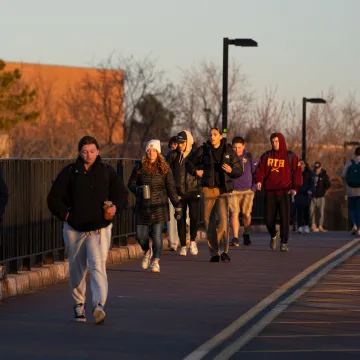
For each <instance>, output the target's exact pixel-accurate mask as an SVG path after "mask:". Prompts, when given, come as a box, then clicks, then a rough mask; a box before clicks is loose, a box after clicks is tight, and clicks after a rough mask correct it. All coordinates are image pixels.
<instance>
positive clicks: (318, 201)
mask: <svg viewBox="0 0 360 360" xmlns="http://www.w3.org/2000/svg"><path fill="white" fill-rule="evenodd" d="M317 210H319V212H320V219H319V226H324V213H325V197H321V198H313V199H311V204H310V219H311V225H314V224H315V225H316V211H317Z"/></svg>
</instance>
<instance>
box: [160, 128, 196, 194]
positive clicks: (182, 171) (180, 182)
mask: <svg viewBox="0 0 360 360" xmlns="http://www.w3.org/2000/svg"><path fill="white" fill-rule="evenodd" d="M184 132H186V134H187V141H186V149H185V151H184V152H183V153H182V152H180V150H179V148H177V149H175V150H172V151H170V152H168V154H167V156H166V160H167V162H168V163H169V166H170V169H171V170H172V172H173V175H174V179H175V186H176V191H177V193H178V195H179V196H197V195H199V194H200V180H199V178H198V177H197V176H196V175H195V176H193V175H191V173H192V171H191V170H190V171H189V168H191V169H193V168H192V167H191V165H190V164H189V163H188V160H187V157H188V156H189V155H190V154H191V153H192V152H194V151H195V149H196V147H195V145H194V140H193V137H192V135H191V134H190V132H189V131H186V130H184ZM189 172H190V173H189Z"/></svg>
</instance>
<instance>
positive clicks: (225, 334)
mask: <svg viewBox="0 0 360 360" xmlns="http://www.w3.org/2000/svg"><path fill="white" fill-rule="evenodd" d="M359 242H360V239H355V240H353V241H350V242H349V243H347V244H345V245H344V246H342V247H341V248H339V249H337V250H336V251H334V252H332V253H331V254H329V255H327V256H325V257H324V258H323V259H321V260H319V261H317V262H315V263H314V264H312V265H310V266H309V267H308V268H307V269H305V270H304V271H302V272H301V273H300V274H298V275H296V276H295V277H293V278H292V279H291V280H290V281H288V282H287V283H285V284H284V285H282V286H281V287H279V288H278V289H277V290H276V291H274V292H273V293H272V294H270V295H269V296H267V297H266V298H264V299H263V300H261V301H260V302H259V303H258V304H256V305H255V306H254V307H252V308H251V309H250V310H248V311H247V312H246V313H245V314H243V315H241V316H240V317H239V318H238V319H236V320H235V321H234V322H233V323H231V324H230V325H229V326H227V327H226V328H225V329H223V330H222V331H220V332H219V333H218V334H216V335H215V336H214V337H213V338H211V339H210V340H208V341H206V342H205V343H204V344H202V345H201V346H199V347H198V348H197V349H195V350H194V351H193V352H191V353H190V354H189V355H188V356H186V357H185V358H184V360H200V359H202V358H203V357H204V356H206V355H207V354H208V353H209V352H210V351H211V350H212V349H214V348H215V347H217V346H218V345H219V344H221V343H222V342H224V341H225V340H226V339H228V338H229V337H230V336H232V335H233V334H234V333H235V332H236V331H237V330H239V329H240V328H241V327H242V326H244V325H245V324H246V323H247V322H248V321H250V320H251V319H252V318H254V317H255V316H256V315H257V314H259V313H260V312H261V311H262V310H264V309H265V308H266V307H267V306H268V305H269V304H271V303H273V302H275V301H276V300H277V299H279V297H281V296H282V295H283V294H284V293H285V292H286V291H287V290H289V289H290V288H291V287H292V286H294V285H295V284H296V283H298V282H300V281H301V280H303V279H304V278H305V277H306V276H308V275H309V274H311V272H313V271H315V270H316V269H318V268H319V267H320V266H322V265H323V264H325V263H326V262H328V261H330V260H332V259H333V258H334V257H336V256H337V255H339V254H341V253H343V252H345V251H346V250H348V249H349V248H351V247H352V246H354V245H356V244H358V243H359Z"/></svg>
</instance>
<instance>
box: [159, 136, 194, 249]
mask: <svg viewBox="0 0 360 360" xmlns="http://www.w3.org/2000/svg"><path fill="white" fill-rule="evenodd" d="M176 141H177V143H178V146H177V148H176V149H175V150H172V151H171V152H169V153H168V154H167V159H166V160H167V161H168V163H169V165H170V169H171V170H172V172H173V174H174V180H175V186H176V191H177V193H178V196H179V199H180V202H181V207H182V211H183V214H182V217H181V219H180V220H179V221H178V222H177V231H178V235H179V239H180V244H181V248H180V253H179V255H180V256H186V255H187V247H186V217H187V216H186V213H187V208H189V217H190V254H191V255H197V254H198V248H197V245H196V241H195V239H196V235H197V227H198V223H199V207H200V181H199V178H198V177H197V176H196V175H195V176H193V175H190V174H189V173H188V172H187V168H189V167H186V166H185V164H186V162H187V157H188V156H189V155H190V153H191V152H192V151H193V149H194V139H193V137H192V135H191V133H190V132H189V131H187V130H183V131H181V132H179V134H178V136H177V138H176Z"/></svg>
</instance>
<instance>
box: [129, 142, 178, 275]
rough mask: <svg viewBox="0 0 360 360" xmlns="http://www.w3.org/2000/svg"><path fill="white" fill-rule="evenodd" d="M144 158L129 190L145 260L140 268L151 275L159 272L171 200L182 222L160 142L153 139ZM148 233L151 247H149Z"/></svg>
mask: <svg viewBox="0 0 360 360" xmlns="http://www.w3.org/2000/svg"><path fill="white" fill-rule="evenodd" d="M145 151H146V152H145V155H144V156H143V158H142V160H141V162H139V163H138V164H136V165H135V167H134V169H133V171H132V173H131V176H130V178H129V182H128V188H129V190H130V191H131V192H132V193H133V194H134V195H135V196H136V205H135V215H136V223H137V226H136V239H137V240H138V242H139V244H140V246H141V248H142V250H143V251H144V258H143V260H142V263H141V266H142V268H143V269H144V270H147V269H148V268H149V267H150V269H151V271H152V272H154V273H158V272H160V264H159V261H160V256H161V251H162V246H163V241H162V230H163V227H164V223H165V222H167V221H169V218H170V214H169V206H168V198H169V199H170V201H171V203H172V204H173V206H174V208H175V214H174V216H175V218H176V220H180V219H181V213H182V209H181V204H180V202H179V199H178V194H177V193H176V188H175V183H174V177H173V175H172V172H171V170H170V168H169V165H168V163H167V162H166V160H165V159H164V157H163V156H162V155H161V146H160V141H159V140H150V141H149V142H148V143H147V144H146V147H145ZM149 230H150V232H151V234H152V235H151V236H152V248H150V246H149Z"/></svg>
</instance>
